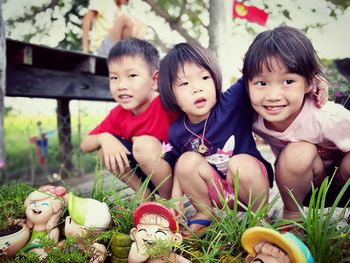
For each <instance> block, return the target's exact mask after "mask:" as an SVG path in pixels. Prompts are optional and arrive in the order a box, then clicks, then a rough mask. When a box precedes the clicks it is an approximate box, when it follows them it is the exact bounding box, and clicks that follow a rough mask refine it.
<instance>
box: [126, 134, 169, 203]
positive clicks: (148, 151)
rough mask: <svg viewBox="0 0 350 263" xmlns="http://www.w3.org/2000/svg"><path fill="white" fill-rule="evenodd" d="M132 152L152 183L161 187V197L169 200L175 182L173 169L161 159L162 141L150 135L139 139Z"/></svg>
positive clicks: (135, 141) (159, 191)
mask: <svg viewBox="0 0 350 263" xmlns="http://www.w3.org/2000/svg"><path fill="white" fill-rule="evenodd" d="M132 152H133V155H134V157H135V160H136V161H137V162H138V164H139V165H140V168H141V169H142V171H143V172H144V173H145V174H146V175H147V176H151V181H152V183H153V184H154V185H155V186H156V187H159V188H158V193H159V195H160V196H161V197H163V198H165V199H169V198H170V196H171V189H172V181H173V180H172V177H171V167H170V165H169V164H168V163H167V162H166V161H164V160H163V159H162V158H161V155H162V145H161V143H160V141H159V140H157V139H156V138H154V137H152V136H148V135H144V136H140V137H137V138H136V139H135V140H134V143H133V150H132Z"/></svg>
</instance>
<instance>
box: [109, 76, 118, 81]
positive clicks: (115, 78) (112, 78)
mask: <svg viewBox="0 0 350 263" xmlns="http://www.w3.org/2000/svg"><path fill="white" fill-rule="evenodd" d="M109 79H110V80H117V79H118V78H117V77H116V76H110V77H109Z"/></svg>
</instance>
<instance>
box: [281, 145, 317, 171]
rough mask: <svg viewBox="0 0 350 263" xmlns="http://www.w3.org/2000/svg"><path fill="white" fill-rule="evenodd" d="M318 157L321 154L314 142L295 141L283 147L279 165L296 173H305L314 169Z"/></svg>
mask: <svg viewBox="0 0 350 263" xmlns="http://www.w3.org/2000/svg"><path fill="white" fill-rule="evenodd" d="M317 157H319V155H318V152H317V148H316V146H315V145H314V144H311V143H308V142H294V143H290V144H288V145H287V146H286V147H285V148H284V149H283V151H282V152H281V154H280V156H279V157H278V161H277V167H278V168H280V169H282V170H288V171H289V172H292V173H295V174H298V173H305V172H306V171H307V170H309V169H312V167H313V166H314V163H315V160H316V158H317ZM278 168H277V169H278Z"/></svg>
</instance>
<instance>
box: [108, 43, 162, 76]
mask: <svg viewBox="0 0 350 263" xmlns="http://www.w3.org/2000/svg"><path fill="white" fill-rule="evenodd" d="M126 56H131V57H135V56H140V57H141V58H143V59H144V61H145V62H146V64H147V65H148V67H149V70H150V72H154V71H155V70H157V69H158V67H159V52H158V50H157V49H156V48H155V47H154V46H153V45H152V44H151V43H149V42H147V41H145V40H142V39H137V38H129V39H125V40H122V41H120V42H118V43H117V44H115V45H114V46H113V47H112V49H111V50H110V51H109V54H108V57H107V64H109V63H110V62H111V61H113V60H118V59H121V58H123V57H126Z"/></svg>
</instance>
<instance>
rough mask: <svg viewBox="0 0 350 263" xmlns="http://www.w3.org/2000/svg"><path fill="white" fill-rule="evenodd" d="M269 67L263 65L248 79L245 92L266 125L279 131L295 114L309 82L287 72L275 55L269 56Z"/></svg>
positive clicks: (302, 100) (290, 121)
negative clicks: (247, 90) (257, 72)
mask: <svg viewBox="0 0 350 263" xmlns="http://www.w3.org/2000/svg"><path fill="white" fill-rule="evenodd" d="M270 68H271V69H272V71H269V69H268V68H267V67H266V66H265V65H263V67H262V72H261V73H260V74H258V75H256V76H255V77H254V78H253V79H252V80H250V81H249V82H248V84H249V96H250V101H251V103H252V106H253V108H254V109H255V111H256V112H257V113H258V114H260V115H261V116H262V117H263V118H264V122H265V125H266V127H267V128H268V129H271V130H275V131H280V132H282V131H284V130H285V129H286V128H288V127H289V125H290V124H291V123H292V122H293V121H294V119H295V118H296V117H297V116H298V114H299V112H300V111H301V109H302V106H303V102H304V96H305V94H306V93H308V92H309V91H310V90H311V86H308V84H307V81H306V79H305V78H304V77H303V76H301V75H298V74H295V73H290V72H288V69H287V68H286V67H285V65H284V64H283V63H282V62H280V61H278V60H276V59H275V58H272V59H271V60H270Z"/></svg>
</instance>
